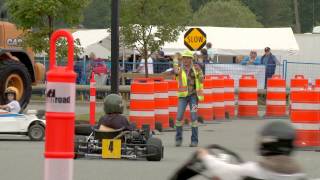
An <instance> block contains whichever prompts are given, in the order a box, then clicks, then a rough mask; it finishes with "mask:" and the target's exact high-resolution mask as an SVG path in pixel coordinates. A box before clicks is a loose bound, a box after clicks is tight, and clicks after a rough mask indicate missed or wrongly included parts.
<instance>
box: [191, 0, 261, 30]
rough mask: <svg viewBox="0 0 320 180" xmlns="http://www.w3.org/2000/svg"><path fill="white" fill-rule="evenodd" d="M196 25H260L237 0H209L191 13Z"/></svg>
mask: <svg viewBox="0 0 320 180" xmlns="http://www.w3.org/2000/svg"><path fill="white" fill-rule="evenodd" d="M192 24H193V25H197V26H221V27H262V25H261V24H260V23H259V22H257V20H256V16H255V14H253V13H252V12H251V11H250V9H249V8H247V7H246V6H244V5H243V4H242V3H241V2H240V1H238V0H217V1H210V2H208V3H207V4H205V5H203V6H202V7H201V8H200V9H199V10H198V11H197V12H196V13H194V15H193V19H192Z"/></svg>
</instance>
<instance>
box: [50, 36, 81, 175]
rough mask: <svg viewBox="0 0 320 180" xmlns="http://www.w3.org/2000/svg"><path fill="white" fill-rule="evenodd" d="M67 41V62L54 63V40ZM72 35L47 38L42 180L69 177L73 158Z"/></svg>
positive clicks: (73, 79) (71, 173) (74, 77)
mask: <svg viewBox="0 0 320 180" xmlns="http://www.w3.org/2000/svg"><path fill="white" fill-rule="evenodd" d="M61 37H65V38H67V41H68V65H67V66H57V65H56V41H57V40H58V39H59V38H61ZM73 52H74V45H73V37H72V35H71V34H70V33H69V32H67V31H64V30H58V31H55V32H54V33H53V34H52V36H51V39H50V67H49V71H48V72H47V84H46V141H45V153H44V156H45V175H44V176H45V178H44V179H45V180H57V179H59V180H72V179H73V157H74V144H73V143H74V126H75V125H74V124H75V122H74V121H75V92H76V91H75V90H76V89H75V82H76V76H77V75H76V73H75V72H74V70H73V55H74V54H73Z"/></svg>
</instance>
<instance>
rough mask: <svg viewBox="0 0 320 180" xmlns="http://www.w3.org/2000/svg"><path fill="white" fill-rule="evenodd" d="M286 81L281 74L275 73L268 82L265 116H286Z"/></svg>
mask: <svg viewBox="0 0 320 180" xmlns="http://www.w3.org/2000/svg"><path fill="white" fill-rule="evenodd" d="M286 104H287V101H286V81H285V80H284V79H282V78H281V76H280V75H273V76H272V78H270V79H268V83H267V101H266V114H265V117H268V118H273V117H277V118H279V117H286V109H287V107H286Z"/></svg>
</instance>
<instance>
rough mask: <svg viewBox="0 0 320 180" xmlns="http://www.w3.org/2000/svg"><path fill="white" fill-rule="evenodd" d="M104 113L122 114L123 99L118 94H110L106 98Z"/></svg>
mask: <svg viewBox="0 0 320 180" xmlns="http://www.w3.org/2000/svg"><path fill="white" fill-rule="evenodd" d="M104 112H105V113H106V114H112V113H120V114H121V113H122V112H123V104H122V97H121V96H119V95H117V94H109V95H108V96H107V97H105V98H104Z"/></svg>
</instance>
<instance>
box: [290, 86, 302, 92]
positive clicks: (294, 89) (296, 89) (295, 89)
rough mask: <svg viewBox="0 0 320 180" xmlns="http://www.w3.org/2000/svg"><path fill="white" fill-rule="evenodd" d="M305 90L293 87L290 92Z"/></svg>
mask: <svg viewBox="0 0 320 180" xmlns="http://www.w3.org/2000/svg"><path fill="white" fill-rule="evenodd" d="M303 90H304V88H303V87H292V88H290V91H303Z"/></svg>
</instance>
